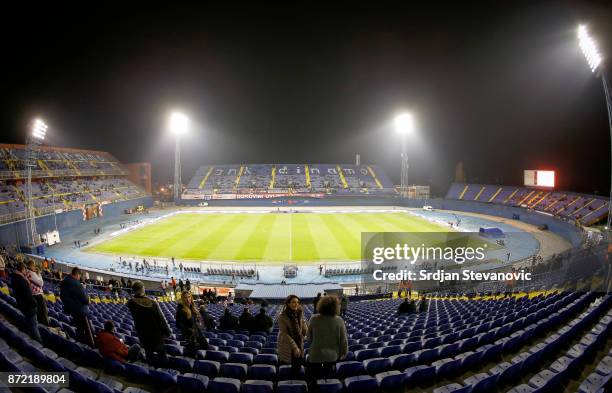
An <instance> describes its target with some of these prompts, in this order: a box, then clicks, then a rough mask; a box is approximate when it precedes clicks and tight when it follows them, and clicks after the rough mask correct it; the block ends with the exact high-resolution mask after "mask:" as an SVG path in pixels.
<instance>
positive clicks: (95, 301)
mask: <svg viewBox="0 0 612 393" xmlns="http://www.w3.org/2000/svg"><path fill="white" fill-rule="evenodd" d="M7 259H8V260H9V268H10V267H11V265H12V264H13V259H12V257H7ZM2 284H3V285H4V286H3V288H2V290H1V291H0V348H2V351H1V352H0V366H1V367H2V369H3V370H8V371H38V370H45V371H67V372H68V373H69V375H70V389H71V390H72V391H77V392H91V391H96V392H113V391H123V392H133V391H141V392H142V391H159V392H161V391H179V390H180V391H194V389H195V390H202V389H204V390H206V391H210V392H213V393H217V392H219V393H222V392H229V391H231V392H234V393H238V392H243V391H244V392H250V391H254V392H255V391H257V392H259V391H266V392H273V391H277V392H293V391H295V392H298V391H304V390H303V389H304V386H305V385H304V384H305V382H304V381H299V380H298V381H295V380H290V379H289V369H288V366H283V365H280V364H279V361H278V357H277V354H276V347H277V333H278V325H277V324H276V323H275V325H274V327H273V330H272V331H271V333H269V334H268V333H266V332H250V331H247V330H241V329H240V328H238V330H235V331H221V330H216V329H215V330H212V331H207V332H206V333H205V334H206V336H207V337H208V341H209V344H210V348H209V349H208V350H205V351H204V350H202V351H198V352H197V353H196V354H195V355H194V356H193V357H190V356H186V355H185V345H186V342H185V341H184V340H183V338H182V337H181V336H180V332H179V330H178V329H177V327H176V323H175V320H174V315H175V311H176V303H175V302H172V301H169V300H168V299H160V301H159V304H160V307H161V310H162V312H163V314H164V316H165V318H166V320H167V321H168V322H169V324H170V326H171V329H172V331H173V336H172V337H171V338H168V339H166V344H165V348H166V351H167V353H168V354H169V363H168V365H167V367H164V368H159V369H155V368H152V367H150V366H148V365H146V364H144V363H141V362H134V363H119V362H116V361H111V360H107V359H103V358H102V356H101V355H100V353H99V352H98V351H97V350H94V349H92V348H89V347H87V346H85V345H82V344H80V343H78V342H76V340H75V337H76V331H75V328H74V325H73V323H72V321H71V320H70V318H69V317H67V316H66V315H65V314H64V313H63V308H62V304H61V300H59V298H58V296H57V295H58V290H59V289H58V285H57V284H56V283H54V282H51V281H49V282H47V285H46V290H47V291H48V292H49V294H48V299H49V317H50V318H49V319H50V326H48V327H47V326H43V325H40V326H39V330H40V333H41V336H42V339H43V344H40V343H37V342H35V341H33V340H32V339H31V338H30V337H28V336H27V335H26V334H24V333H23V332H22V331H20V326H22V323H23V316H22V315H21V313H20V311H18V310H17V309H16V302H15V299H14V298H13V297H12V296H11V293H12V292H11V282H10V280H9V281H6V280H2ZM97 291H98V290H92V289H89V290H88V292H89V296H90V299H91V306H90V310H91V313H90V318H91V321H92V325H93V326H94V329H95V330H96V331H97V330H99V329H101V328H102V326H103V324H104V322H105V321H107V320H112V321H114V323H115V326H116V330H117V335H118V336H119V337H120V338H121V339H123V340H124V342H125V343H127V344H134V343H138V338H137V335H136V332H135V330H134V323H133V320H132V317H131V314H130V312H129V311H128V309H127V307H126V305H125V301H126V299H125V298H124V296H125V294H123V293H121V294H120V295H119V296H118V297H117V298H115V299H108V298H103V297H102V296H101V293H100V292H97ZM102 293H103V292H102ZM356 299H357V298H356ZM427 301H429V307H428V308H427V311H425V312H421V313H413V314H408V315H398V314H397V308H398V305H399V303H400V302H401V300H399V299H387V300H362V301H351V302H350V304H349V307H348V311H347V313H346V315H345V317H344V318H345V323H346V327H347V333H348V337H349V353H348V356H347V357H346V359H344V360H342V361H341V362H339V363H337V364H336V368H335V370H336V373H335V376H336V379H332V380H329V379H328V380H320V381H318V384H319V388H320V389H321V390H322V391H327V390H326V389H330V390H331V391H342V390H343V389H344V391H346V392H347V393H349V392H363V391H366V390H367V391H407V392H410V391H432V389H433V391H434V392H438V393H441V392H458V391H461V392H492V391H500V392H507V391H509V392H545V391H549V392H558V391H559V392H560V391H564V390H565V389H566V388H567V389H570V388H571V387H574V388H575V389H574V390H576V389H577V390H578V391H579V392H598V391H605V389H607V388H608V387H609V385H610V383H611V379H612V370H611V369H610V361H611V358H612V356H611V355H612V351H611V347H612V345H611V340H610V331H611V330H612V310H611V308H612V296H610V295H604V294H601V293H597V292H581V291H571V292H568V291H562V290H560V291H544V292H543V291H540V292H531V293H524V292H520V293H514V294H505V295H497V296H480V297H473V298H468V297H465V296H461V295H459V296H451V297H449V296H439V295H432V296H431V297H430V299H428V300H427ZM225 306H226V304H224V303H213V304H209V305H208V312H209V313H210V314H211V315H212V316H213V317H214V318H215V320H217V321H218V319H219V317H220V316H221V315H222V314H223V312H224V308H225ZM227 306H228V307H229V310H230V312H231V313H233V314H234V315H239V313H240V311H241V310H242V309H243V308H244V307H245V306H241V305H237V304H230V305H227ZM246 307H249V308H250V310H251V312H252V313H253V312H254V311H256V309H257V308H258V306H256V305H248V306H246ZM280 310H281V307H280V306H277V305H270V306H269V307H268V308H267V313H268V314H269V315H271V316H272V317H273V318H276V317H277V316H278V314H279V312H280ZM312 313H313V310H312V306H311V305H306V306H305V317H306V318H307V319H308V318H309V317H310V316H311V315H312ZM305 347H306V348H308V347H309V342H308V341H307V342H306V344H305ZM581 370H582V371H581ZM138 389H140V390H138ZM55 390H57V389H55ZM55 390H53V389H48V388H45V389H42V388H41V389H38V391H41V392H43V391H55Z"/></svg>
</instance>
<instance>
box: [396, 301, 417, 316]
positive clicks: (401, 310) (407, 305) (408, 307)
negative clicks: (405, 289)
mask: <svg viewBox="0 0 612 393" xmlns="http://www.w3.org/2000/svg"><path fill="white" fill-rule="evenodd" d="M415 312H416V307H415V305H414V300H410V301H409V300H408V298H407V297H405V298H404V301H403V302H402V304H400V305H399V307H398V308H397V313H398V315H402V314H414V313H415Z"/></svg>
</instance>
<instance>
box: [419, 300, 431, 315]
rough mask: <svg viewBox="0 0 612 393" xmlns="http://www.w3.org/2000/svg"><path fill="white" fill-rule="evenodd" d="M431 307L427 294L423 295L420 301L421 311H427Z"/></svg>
mask: <svg viewBox="0 0 612 393" xmlns="http://www.w3.org/2000/svg"><path fill="white" fill-rule="evenodd" d="M428 308H429V302H428V301H427V298H426V297H425V296H421V302H420V303H419V312H420V313H421V312H427V309H428Z"/></svg>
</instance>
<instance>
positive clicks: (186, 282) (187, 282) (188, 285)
mask: <svg viewBox="0 0 612 393" xmlns="http://www.w3.org/2000/svg"><path fill="white" fill-rule="evenodd" d="M185 289H186V290H187V291H190V292H191V281H189V279H187V281H185Z"/></svg>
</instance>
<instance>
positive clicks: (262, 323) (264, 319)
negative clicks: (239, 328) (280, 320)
mask: <svg viewBox="0 0 612 393" xmlns="http://www.w3.org/2000/svg"><path fill="white" fill-rule="evenodd" d="M273 325H274V321H273V320H272V317H270V316H269V315H268V314H266V309H265V308H263V307H262V308H260V309H259V314H257V315H255V317H253V331H254V332H266V333H270V332H271V331H272V326H273Z"/></svg>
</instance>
